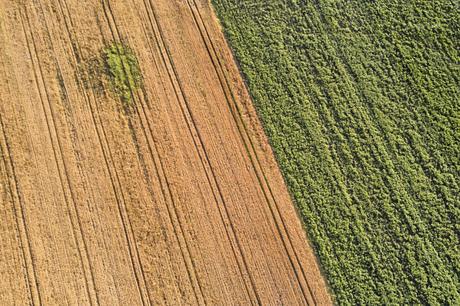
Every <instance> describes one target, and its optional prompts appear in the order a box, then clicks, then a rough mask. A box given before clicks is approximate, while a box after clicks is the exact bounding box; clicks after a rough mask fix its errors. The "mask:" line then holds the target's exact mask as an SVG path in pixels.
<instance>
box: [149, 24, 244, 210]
mask: <svg viewBox="0 0 460 306" xmlns="http://www.w3.org/2000/svg"><path fill="white" fill-rule="evenodd" d="M157 25H158V27H159V31H160V35H161V37H162V38H163V39H162V43H163V45H164V49H165V50H166V53H167V55H168V59H169V63H170V65H171V68H172V70H173V72H174V76H175V80H176V81H177V83H178V84H179V85H178V86H179V88H180V89H181V94H182V96H183V97H184V101H185V105H186V110H187V115H188V116H187V117H188V118H190V119H189V120H190V121H191V122H192V126H194V127H195V130H196V134H197V135H198V138H199V139H200V141H201V144H202V145H203V148H204V144H203V140H202V138H201V136H200V133H199V131H198V129H197V127H196V120H195V119H194V117H193V115H192V112H191V110H190V106H189V102H187V98H186V97H185V94H184V89H183V88H182V85H181V82H180V80H179V76H178V73H177V69H176V67H175V64H174V62H173V60H172V56H171V53H170V51H169V49H168V48H167V47H166V43H165V41H164V35H163V33H162V30H161V26H160V25H159V21H158V20H157ZM203 151H204V154H205V156H206V159H207V160H208V162H209V165H210V160H209V156H208V155H207V153H206V151H205V150H204V149H203ZM210 169H211V171H212V168H211V166H210ZM212 173H213V177H214V179H215V180H216V184H217V186H218V187H219V184H218V183H217V178H216V175H215V174H214V172H213V171H212ZM219 189H220V188H219ZM240 192H243V191H241V190H240ZM221 195H222V193H221ZM222 198H223V196H222ZM224 203H225V201H224ZM224 206H225V207H227V204H225V205H224Z"/></svg>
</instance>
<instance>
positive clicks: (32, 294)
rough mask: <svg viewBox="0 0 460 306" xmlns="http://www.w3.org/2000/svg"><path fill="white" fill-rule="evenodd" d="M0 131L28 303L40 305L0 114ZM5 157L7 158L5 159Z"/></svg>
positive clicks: (27, 237) (19, 194)
mask: <svg viewBox="0 0 460 306" xmlns="http://www.w3.org/2000/svg"><path fill="white" fill-rule="evenodd" d="M0 129H1V130H2V131H1V135H2V138H1V142H0V144H4V145H1V146H0V153H1V155H2V161H3V164H4V165H5V170H6V175H7V176H8V178H7V185H8V189H9V190H10V192H11V197H12V202H13V210H14V218H15V222H16V226H17V230H18V232H19V248H20V249H21V258H22V260H23V261H24V265H25V273H24V274H25V279H26V284H27V289H28V291H29V293H28V295H29V298H30V303H31V304H32V305H41V304H42V302H41V296H40V290H39V286H38V281H37V275H36V272H35V265H34V261H33V256H32V253H31V246H30V235H29V230H28V229H27V223H26V221H25V216H24V207H23V201H22V199H21V193H20V190H19V186H18V182H17V178H16V173H15V170H14V163H13V158H12V154H11V150H10V148H9V142H8V138H7V136H6V133H5V128H4V124H3V118H2V115H1V113H0ZM5 155H6V156H7V157H5Z"/></svg>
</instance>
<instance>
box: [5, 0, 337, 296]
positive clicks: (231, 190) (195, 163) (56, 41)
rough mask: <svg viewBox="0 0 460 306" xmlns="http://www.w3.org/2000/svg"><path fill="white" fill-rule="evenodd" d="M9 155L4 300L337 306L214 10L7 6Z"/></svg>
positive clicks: (153, 5)
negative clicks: (121, 70) (121, 64)
mask: <svg viewBox="0 0 460 306" xmlns="http://www.w3.org/2000/svg"><path fill="white" fill-rule="evenodd" d="M114 41H123V42H124V43H126V44H127V45H129V46H130V47H131V48H132V49H133V50H134V52H135V54H136V56H137V57H138V60H139V63H140V67H141V69H142V74H143V78H144V86H143V87H142V88H141V89H139V90H137V91H135V92H133V95H134V102H133V105H134V106H133V108H132V110H131V111H130V112H127V111H126V110H125V109H124V108H123V104H122V102H121V101H120V100H119V99H116V98H114V96H113V94H111V93H110V92H109V90H108V89H107V88H103V89H104V90H102V91H101V92H99V91H98V90H95V89H94V88H92V87H88V86H85V84H84V83H85V82H87V80H88V79H89V76H88V69H86V68H85V67H86V66H87V64H86V63H88V62H89V61H90V59H91V58H93V57H94V56H95V55H97V54H100V50H101V49H102V48H103V47H104V46H105V45H107V44H109V43H111V42H114ZM0 156H1V159H0V169H1V171H0V183H1V184H0V214H1V221H0V276H1V278H0V305H12V304H17V305H28V304H33V305H40V304H44V305H58V304H59V305H65V304H70V305H89V304H91V305H92V304H96V305H97V304H103V305H152V304H155V305H156V304H169V305H177V304H209V305H236V304H239V305H248V304H264V305H265V304H267V305H268V304H286V305H296V304H301V305H306V304H308V305H314V304H319V305H324V304H330V303H331V300H330V297H329V294H328V292H327V290H326V286H325V282H324V280H323V278H322V276H321V273H320V271H319V268H318V265H317V262H316V259H315V256H314V254H313V252H312V250H311V249H310V247H309V246H308V241H307V238H306V235H305V233H304V230H303V228H302V225H301V222H300V220H299V218H298V216H297V213H296V210H295V208H294V206H293V203H292V201H291V200H290V197H289V194H288V192H287V189H286V186H285V185H284V182H283V179H282V177H281V175H280V172H279V169H278V167H277V165H276V162H275V159H274V156H273V154H272V151H271V149H270V147H269V145H268V143H267V139H266V137H265V135H264V133H263V131H262V128H261V125H260V122H259V121H258V119H257V116H256V113H255V110H254V108H253V106H252V104H251V101H250V98H249V96H248V93H247V90H246V88H245V87H244V83H243V81H242V79H241V76H240V75H239V72H238V69H237V66H236V65H235V63H234V60H233V57H232V55H231V52H230V51H229V49H228V46H227V45H226V42H225V40H224V37H223V35H222V33H221V30H220V28H219V26H218V23H217V21H216V18H215V17H214V14H213V12H212V10H211V8H210V4H209V3H207V2H205V1H204V0H196V1H194V0H189V1H185V0H182V1H179V0H124V1H121V0H119V1H114V0H111V1H108V0H102V1H95V0H80V1H77V0H34V1H32V0H28V1H22V0H0Z"/></svg>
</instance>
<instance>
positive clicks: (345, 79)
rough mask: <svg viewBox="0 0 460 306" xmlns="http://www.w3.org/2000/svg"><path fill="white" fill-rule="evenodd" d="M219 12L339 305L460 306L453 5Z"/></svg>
mask: <svg viewBox="0 0 460 306" xmlns="http://www.w3.org/2000/svg"><path fill="white" fill-rule="evenodd" d="M213 3H214V5H215V8H216V11H217V13H218V15H219V17H220V20H221V22H222V24H223V28H224V30H225V32H226V35H227V38H228V40H229V43H230V44H231V46H232V47H233V50H234V52H235V55H236V58H237V59H238V61H239V64H240V67H241V70H242V72H243V74H244V76H245V78H246V81H247V84H248V87H249V90H250V92H251V95H252V97H253V99H254V102H255V104H256V107H257V110H258V113H259V115H260V118H261V119H262V121H263V123H264V127H265V131H266V133H267V135H268V137H269V139H270V142H271V144H272V147H273V149H274V151H275V153H276V156H277V159H278V161H279V164H280V167H281V170H282V172H283V175H284V177H285V179H286V181H287V184H288V186H289V189H290V191H291V194H292V195H293V198H294V200H295V202H296V204H297V206H298V208H299V210H300V213H301V215H302V218H303V220H304V222H305V225H306V227H307V229H308V234H309V237H310V239H311V241H312V243H313V245H314V247H315V250H316V253H317V254H318V257H319V259H320V263H321V265H322V267H323V270H324V271H325V273H326V276H327V278H328V281H329V284H330V286H331V289H332V291H333V293H334V294H335V297H336V302H337V303H338V304H341V305H420V304H422V305H460V238H459V232H460V132H459V131H460V125H459V123H460V100H459V97H460V86H459V75H460V68H459V67H460V66H459V65H458V63H460V57H459V52H458V50H459V49H458V41H460V40H459V39H460V35H459V28H458V19H459V18H458V5H457V3H456V2H455V1H450V0H433V1H421V0H410V1H399V0H387V1H358V0H313V1H305V0H270V1H266V0H246V1H240V0H213ZM305 247H307V246H305Z"/></svg>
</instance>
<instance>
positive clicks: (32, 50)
mask: <svg viewBox="0 0 460 306" xmlns="http://www.w3.org/2000/svg"><path fill="white" fill-rule="evenodd" d="M24 13H25V19H26V20H27V26H28V28H29V29H30V28H31V25H30V21H29V17H28V13H27V7H24ZM20 18H21V24H22V28H23V30H24V35H25V37H26V41H27V48H28V52H29V54H30V58H31V59H32V65H33V66H37V67H38V69H37V68H35V67H34V75H35V84H36V85H37V88H38V91H39V93H40V94H39V95H40V102H41V105H42V110H43V113H44V116H45V121H46V125H47V128H48V134H49V137H50V138H51V143H52V150H53V153H54V160H55V162H56V167H57V169H58V174H59V181H60V184H61V188H62V193H63V195H64V200H65V203H66V205H67V210H68V212H69V220H70V224H71V227H72V232H73V239H74V240H75V242H76V244H77V248H78V254H79V257H80V262H81V265H82V268H83V270H85V273H84V277H85V283H86V288H85V289H86V291H87V294H88V297H89V298H90V300H92V298H93V296H94V295H95V291H94V289H93V291H94V293H91V292H90V289H89V284H88V276H87V272H86V271H87V269H88V265H89V264H88V263H86V264H85V263H84V262H83V257H82V252H84V253H85V254H86V257H87V258H88V255H87V254H88V253H87V249H86V244H85V243H84V242H83V245H84V246H83V251H82V250H81V246H80V245H81V243H82V242H81V241H80V239H81V240H83V238H82V237H81V238H77V237H79V234H80V236H81V234H82V230H81V223H80V220H79V218H78V216H77V219H78V221H77V224H78V229H76V228H75V221H74V220H73V219H74V217H73V216H72V215H73V212H72V210H71V208H70V207H71V206H70V204H69V198H68V197H69V195H68V192H70V197H71V201H72V204H73V208H74V210H77V208H76V206H75V200H74V196H73V194H72V188H71V187H70V184H69V178H68V174H67V169H66V166H65V161H64V159H63V155H62V147H61V144H60V141H59V136H58V135H59V134H58V131H57V129H56V122H55V118H54V114H53V108H52V106H51V103H50V97H49V93H48V90H47V87H46V84H45V80H44V77H43V75H44V74H43V70H42V67H41V65H40V58H39V56H38V53H37V46H36V43H35V40H34V37H33V34H32V33H30V34H31V36H30V37H31V41H29V39H28V38H27V36H28V35H27V31H26V26H25V24H24V17H23V16H22V13H21V14H20ZM45 22H46V21H45ZM34 57H35V58H36V59H37V62H36V64H35V63H34V60H33V59H34ZM37 70H38V72H37ZM39 80H41V83H42V86H40V85H39V84H40V82H39ZM41 88H43V89H41ZM42 95H44V96H45V97H46V99H45V100H46V101H47V107H46V106H45V102H44V100H43V98H42ZM47 108H48V111H47ZM48 112H49V113H50V115H48ZM50 116H51V117H50ZM50 118H51V119H50ZM52 130H53V131H54V133H53V132H52ZM53 135H55V138H56V140H54V137H53ZM56 147H57V148H56ZM58 156H59V157H58ZM59 160H60V161H61V162H62V163H63V168H64V169H63V171H64V176H65V178H66V187H67V188H66V187H64V182H63V181H64V180H63V175H62V170H61V165H60V163H59ZM67 189H68V190H69V191H67ZM77 214H78V213H77ZM87 260H88V259H87ZM89 268H90V267H89ZM93 286H94V280H93ZM91 304H92V303H91Z"/></svg>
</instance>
